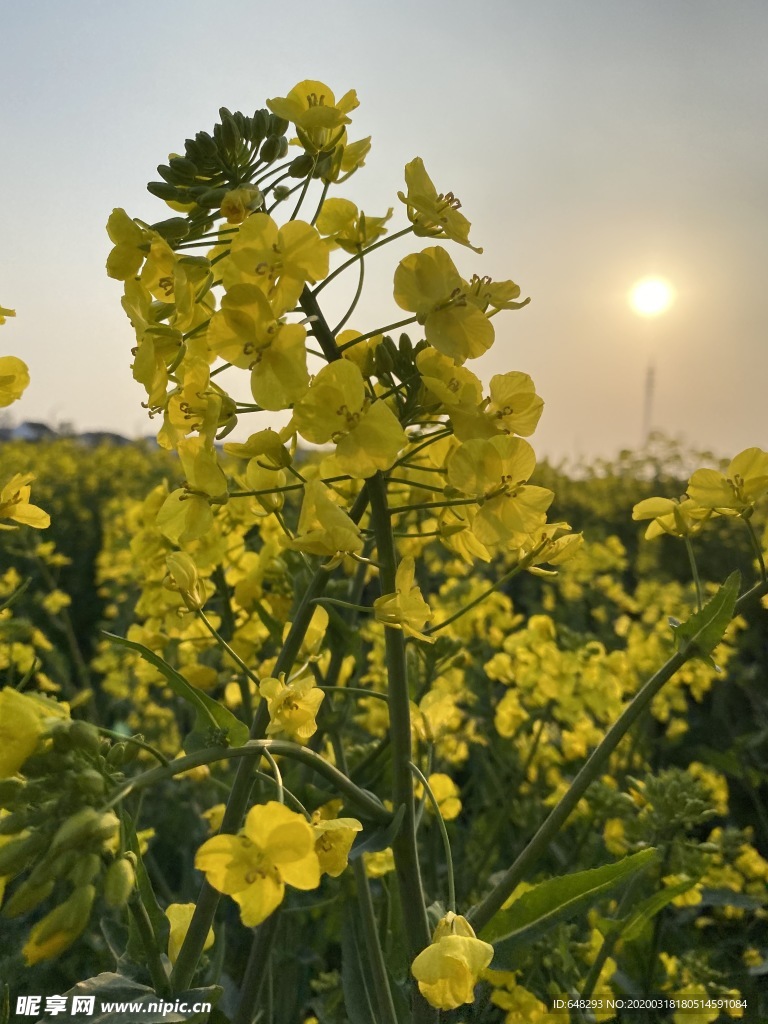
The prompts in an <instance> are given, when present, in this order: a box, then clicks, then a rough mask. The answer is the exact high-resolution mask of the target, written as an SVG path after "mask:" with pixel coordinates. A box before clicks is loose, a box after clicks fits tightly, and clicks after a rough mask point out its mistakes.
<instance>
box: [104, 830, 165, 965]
mask: <svg viewBox="0 0 768 1024" xmlns="http://www.w3.org/2000/svg"><path fill="white" fill-rule="evenodd" d="M122 819H123V828H124V829H125V838H126V846H127V847H128V849H129V850H132V851H133V852H134V853H135V854H136V888H137V889H138V891H139V896H140V897H141V902H142V903H143V904H144V909H145V910H146V912H147V917H148V918H149V923H150V924H151V926H152V932H153V934H154V936H155V941H156V943H157V948H158V949H159V950H160V952H162V953H164V952H165V950H166V949H167V948H168V936H169V935H170V931H171V925H170V922H169V920H168V918H167V917H166V915H165V913H164V912H163V911H162V910H161V909H160V904H159V903H158V902H157V898H156V896H155V890H154V889H153V888H152V882H151V881H150V878H149V875H148V874H147V869H146V868H145V866H144V859H143V857H142V856H141V849H140V844H139V838H138V836H137V835H136V826H135V824H134V822H133V820H132V819H131V818H129V817H128V815H127V814H125V813H123V815H122ZM145 962H146V953H145V951H144V943H143V942H142V940H141V938H140V936H139V934H138V932H137V930H136V926H135V924H134V921H133V915H129V917H128V942H127V944H126V947H125V952H124V954H123V956H122V957H121V958H120V960H118V963H117V969H118V972H121V971H123V970H124V969H127V973H132V971H131V965H132V964H143V963H145Z"/></svg>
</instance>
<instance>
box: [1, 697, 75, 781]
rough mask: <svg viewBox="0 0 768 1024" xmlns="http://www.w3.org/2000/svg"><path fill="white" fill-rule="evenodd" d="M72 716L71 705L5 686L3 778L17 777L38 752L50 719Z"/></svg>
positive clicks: (2, 702) (2, 735)
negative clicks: (46, 722) (26, 762)
mask: <svg viewBox="0 0 768 1024" xmlns="http://www.w3.org/2000/svg"><path fill="white" fill-rule="evenodd" d="M68 717H69V706H68V705H67V704H57V703H56V702H55V701H52V700H47V699H46V698H45V697H38V696H37V695H35V694H28V693H19V691H18V690H14V689H13V688H12V687H10V686H4V687H3V689H2V690H0V779H6V778H8V776H10V775H15V774H16V773H17V772H18V771H20V769H21V768H22V767H23V765H24V762H25V761H26V760H27V758H28V757H29V756H30V755H31V754H33V753H34V751H35V749H36V748H37V744H38V741H39V740H40V738H41V737H42V736H43V735H44V734H45V720H46V719H48V718H68Z"/></svg>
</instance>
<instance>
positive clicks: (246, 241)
mask: <svg viewBox="0 0 768 1024" xmlns="http://www.w3.org/2000/svg"><path fill="white" fill-rule="evenodd" d="M327 273H328V246H327V245H326V244H325V242H324V241H323V240H322V238H321V237H320V235H319V234H318V232H317V229H316V228H314V227H312V225H311V224H307V223H306V222H305V221H302V220H293V221H289V222H288V223H287V224H284V225H283V227H281V228H278V226H277V224H276V223H275V221H274V220H272V218H271V217H270V216H269V215H268V214H266V213H254V214H251V216H250V217H249V218H248V219H247V220H246V221H245V222H244V224H243V225H242V226H241V228H240V230H239V231H238V233H237V234H236V235H235V237H234V239H233V241H232V248H231V251H230V255H229V257H228V258H227V259H226V260H224V261H223V266H222V280H223V282H224V287H225V288H226V289H227V290H228V291H229V289H231V287H232V285H234V284H239V283H242V282H245V283H248V284H256V285H258V286H259V288H261V290H262V291H263V292H264V294H265V295H266V296H267V298H268V299H269V301H270V304H271V306H272V309H273V310H274V313H275V316H276V317H281V316H282V315H283V313H285V312H287V311H288V310H291V309H293V307H294V306H295V305H296V303H297V302H298V301H299V296H300V295H301V291H302V289H303V287H304V285H305V283H306V282H309V283H310V284H315V282H317V281H319V280H321V279H322V278H324V277H325V276H326V275H327Z"/></svg>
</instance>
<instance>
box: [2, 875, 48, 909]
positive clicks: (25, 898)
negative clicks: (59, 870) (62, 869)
mask: <svg viewBox="0 0 768 1024" xmlns="http://www.w3.org/2000/svg"><path fill="white" fill-rule="evenodd" d="M55 885H56V880H55V879H53V878H49V879H48V880H47V881H46V882H43V883H42V884H39V885H32V880H31V879H30V878H28V879H26V881H24V882H22V884H21V885H20V886H19V887H18V889H16V891H15V892H14V893H13V895H12V896H11V897H10V898H9V899H7V900H6V901H5V904H4V905H3V916H4V917H19V916H20V915H21V914H28V913H29V911H30V910H34V909H35V907H39V906H40V904H41V903H42V902H43V901H44V900H47V899H48V897H49V896H50V895H51V893H52V892H53V889H54V886H55Z"/></svg>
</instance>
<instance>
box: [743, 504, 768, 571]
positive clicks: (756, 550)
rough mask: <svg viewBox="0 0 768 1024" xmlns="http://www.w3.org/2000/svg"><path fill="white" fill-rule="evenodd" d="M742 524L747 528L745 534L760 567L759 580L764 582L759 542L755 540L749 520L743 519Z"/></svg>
mask: <svg viewBox="0 0 768 1024" xmlns="http://www.w3.org/2000/svg"><path fill="white" fill-rule="evenodd" d="M742 518H743V517H742ZM744 523H745V525H746V527H747V532H748V533H749V539H750V540H751V542H752V547H753V548H754V551H755V555H756V557H757V562H758V565H759V566H760V579H761V580H765V579H766V572H765V559H764V558H763V552H762V549H761V547H760V541H759V540H758V539H757V534H756V533H755V528H754V526H753V525H752V523H751V522H750V520H749V519H744Z"/></svg>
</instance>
